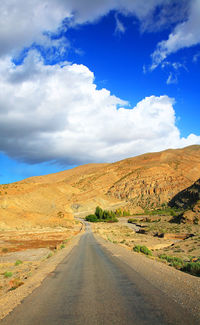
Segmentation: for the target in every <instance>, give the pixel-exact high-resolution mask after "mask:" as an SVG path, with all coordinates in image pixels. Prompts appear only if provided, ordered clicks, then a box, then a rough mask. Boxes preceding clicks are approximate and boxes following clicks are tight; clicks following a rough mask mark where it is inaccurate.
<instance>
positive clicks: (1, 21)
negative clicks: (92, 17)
mask: <svg viewBox="0 0 200 325" xmlns="http://www.w3.org/2000/svg"><path fill="white" fill-rule="evenodd" d="M70 16H71V13H70V12H69V10H68V9H67V7H66V5H65V1H61V0H57V1H50V0H42V1H41V0H31V1H24V0H1V1H0V55H1V56H2V55H6V54H8V53H13V52H15V51H20V50H22V49H23V48H24V47H25V46H30V45H31V43H32V42H42V43H44V44H46V42H48V39H47V37H45V36H44V35H43V32H46V31H54V30H56V29H57V28H58V27H59V24H60V23H61V22H62V20H63V19H64V18H66V17H70Z"/></svg>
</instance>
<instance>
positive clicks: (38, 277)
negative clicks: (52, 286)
mask: <svg viewBox="0 0 200 325" xmlns="http://www.w3.org/2000/svg"><path fill="white" fill-rule="evenodd" d="M83 231H84V228H82V227H81V228H79V233H78V234H77V231H76V236H73V237H71V238H70V239H69V240H67V241H66V242H65V247H63V249H57V250H55V251H54V252H53V253H52V252H51V254H52V255H50V256H48V255H46V253H48V252H49V250H47V249H42V250H41V249H35V250H27V251H24V252H23V254H24V255H23V257H25V258H26V259H29V260H30V259H31V256H33V255H35V257H36V260H35V261H24V262H23V263H22V264H20V265H18V266H16V265H14V264H13V263H8V262H4V263H1V264H0V265H1V270H5V269H6V270H13V269H14V268H15V272H14V275H15V276H17V275H19V277H20V280H23V281H22V282H23V285H21V286H19V287H18V288H17V290H12V288H11V284H12V281H13V276H12V277H11V278H10V279H9V280H8V279H7V285H8V286H5V285H4V286H2V287H1V291H2V295H1V297H0V319H2V318H4V317H5V316H6V315H7V314H8V313H9V312H10V311H11V310H13V309H14V308H15V307H16V306H17V305H18V304H19V303H20V302H21V301H22V300H23V299H24V298H25V297H26V296H27V295H29V294H30V293H31V292H32V291H33V290H34V289H35V288H37V287H38V286H39V285H40V284H41V282H42V281H43V279H44V278H45V277H46V276H47V275H48V274H49V273H51V272H52V271H53V270H54V269H55V268H56V266H57V265H58V264H59V263H60V262H61V261H62V260H63V258H64V257H65V256H66V255H68V254H69V253H70V251H71V250H72V248H73V247H74V246H75V245H77V243H78V241H79V239H80V236H81V234H82V232H83ZM19 253H20V254H21V253H22V252H19ZM14 254H17V253H14ZM15 256H16V255H15ZM44 256H45V258H44ZM9 258H11V257H9V256H8V259H9ZM9 267H10V268H9ZM1 275H2V273H1ZM15 278H16V277H15ZM5 288H6V290H5Z"/></svg>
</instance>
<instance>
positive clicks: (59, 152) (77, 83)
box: [0, 0, 200, 183]
mask: <svg viewBox="0 0 200 325" xmlns="http://www.w3.org/2000/svg"><path fill="white" fill-rule="evenodd" d="M8 2H10V4H9V5H8ZM22 7H23V11H22V10H21V9H22ZM0 9H1V10H0V12H1V13H2V12H4V16H2V17H1V20H0V21H1V23H0V44H1V45H0V70H1V74H0V75H1V77H0V163H1V169H0V183H10V182H13V181H17V180H21V179H23V178H26V177H30V176H35V175H44V174H47V173H53V172H57V171H60V170H64V169H67V168H72V167H73V166H78V165H80V164H84V163H91V162H112V161H116V160H120V159H123V158H126V157H130V156H135V155H138V154H141V153H145V152H153V151H160V150H164V149H167V148H179V147H184V146H187V145H192V144H200V128H199V120H200V112H199V104H198V103H199V94H200V89H199V88H200V86H199V80H198V79H199V75H200V36H199V33H198V30H199V28H200V1H199V0H191V1H185V0H183V1H182V2H181V3H180V1H178V0H167V1H164V0H151V1H149V2H148V4H146V1H138V0H135V1H129V0H126V1H122V0H118V1H113V0H108V1H105V2H104V1H96V2H95V3H94V2H91V0H86V1H85V2H84V6H83V3H82V2H81V1H79V0H77V1H71V0H68V1H65V0H56V1H55V2H54V3H53V4H52V2H51V1H50V0H45V1H44V3H43V5H41V4H40V1H39V0H36V1H35V2H34V4H32V3H31V2H30V3H29V2H28V3H27V4H26V6H25V7H24V3H23V1H22V0H19V1H18V5H17V6H16V3H15V1H14V0H10V1H4V0H3V1H2V3H1V4H0ZM1 13H0V15H2V14H1ZM5 13H6V14H5ZM5 17H6V18H5ZM16 21H21V22H22V24H17V23H16Z"/></svg>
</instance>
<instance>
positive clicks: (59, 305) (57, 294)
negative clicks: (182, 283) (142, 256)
mask: <svg viewBox="0 0 200 325" xmlns="http://www.w3.org/2000/svg"><path fill="white" fill-rule="evenodd" d="M86 228H87V229H86V233H85V234H84V235H83V236H82V237H81V239H80V242H79V244H78V245H77V246H75V247H74V248H73V249H72V251H71V253H70V254H69V255H68V256H67V257H66V258H65V259H64V260H63V261H62V263H60V264H59V266H58V267H57V268H56V270H55V271H54V272H53V273H51V274H50V275H49V276H48V277H47V278H46V279H45V280H44V281H43V283H42V285H41V286H40V287H39V288H37V289H36V290H35V291H34V292H33V293H32V294H31V295H29V296H28V297H27V298H25V299H24V301H23V302H22V304H21V305H19V306H18V307H17V308H15V309H14V311H13V312H11V313H10V314H9V315H8V316H7V317H6V318H4V319H3V320H2V321H0V324H1V325H3V324H4V325H8V324H9V325H47V324H48V325H65V324H68V325H78V324H81V325H104V324H105V325H110V324H112V325H115V324H118V325H129V324H132V325H143V324H148V325H151V324H154V325H165V324H179V325H192V324H197V322H196V323H195V321H194V320H192V317H191V316H190V315H188V314H187V313H186V312H185V311H184V309H183V308H182V307H181V306H180V305H178V304H177V303H175V302H174V301H172V300H171V299H170V298H169V297H167V296H166V295H165V294H164V293H163V292H162V291H160V290H158V289H157V288H155V287H153V286H152V285H151V284H150V283H149V282H148V281H147V280H145V279H144V278H142V277H141V276H140V275H139V274H138V273H137V272H135V271H134V270H133V269H132V268H131V267H129V266H128V265H127V264H125V263H123V262H122V261H121V260H120V259H119V258H118V257H116V256H113V255H112V254H111V253H110V252H108V251H107V250H106V249H105V248H103V247H102V246H101V245H100V244H99V243H97V241H96V240H95V238H94V237H93V235H92V233H91V232H90V229H89V226H87V227H86Z"/></svg>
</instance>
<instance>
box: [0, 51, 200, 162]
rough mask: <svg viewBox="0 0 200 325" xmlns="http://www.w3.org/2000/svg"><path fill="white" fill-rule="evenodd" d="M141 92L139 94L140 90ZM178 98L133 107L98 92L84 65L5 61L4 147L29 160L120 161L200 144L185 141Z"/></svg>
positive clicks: (0, 144)
mask: <svg viewBox="0 0 200 325" xmlns="http://www.w3.org/2000/svg"><path fill="white" fill-rule="evenodd" d="M133 91H134V90H133ZM173 103H174V101H173V99H170V98H169V97H168V96H160V97H156V96H151V97H147V98H145V99H143V100H142V101H140V102H139V103H138V104H137V105H136V106H135V107H134V108H133V109H127V108H124V107H125V106H126V105H127V103H126V102H124V101H123V100H121V99H119V98H117V97H115V96H112V95H111V94H110V92H109V91H108V90H107V89H101V90H97V88H96V85H95V83H94V75H93V73H92V72H91V71H90V70H89V69H88V68H87V67H86V66H84V65H77V64H73V65H71V64H68V63H66V65H64V66H60V65H54V66H47V65H44V64H43V62H42V59H41V58H40V56H39V55H38V54H37V53H36V52H31V53H29V56H28V57H27V58H26V60H25V62H24V64H23V65H21V66H15V65H14V64H12V63H11V62H10V60H9V58H4V59H2V60H1V61H0V150H1V151H2V152H4V153H5V154H7V155H9V156H10V157H13V158H16V159H21V160H24V161H26V162H29V163H31V162H43V161H50V160H56V161H58V162H61V163H62V162H63V163H66V164H73V163H74V164H79V163H85V162H92V161H115V160H118V159H122V158H125V157H129V156H133V155H136V154H140V153H143V152H147V151H148V152H149V151H156V150H161V149H165V148H169V147H173V148H175V147H180V146H182V145H184V146H185V145H187V144H188V145H189V144H194V143H200V136H196V135H190V136H189V137H188V138H180V132H179V130H178V128H177V127H176V125H175V112H174V109H173Z"/></svg>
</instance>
